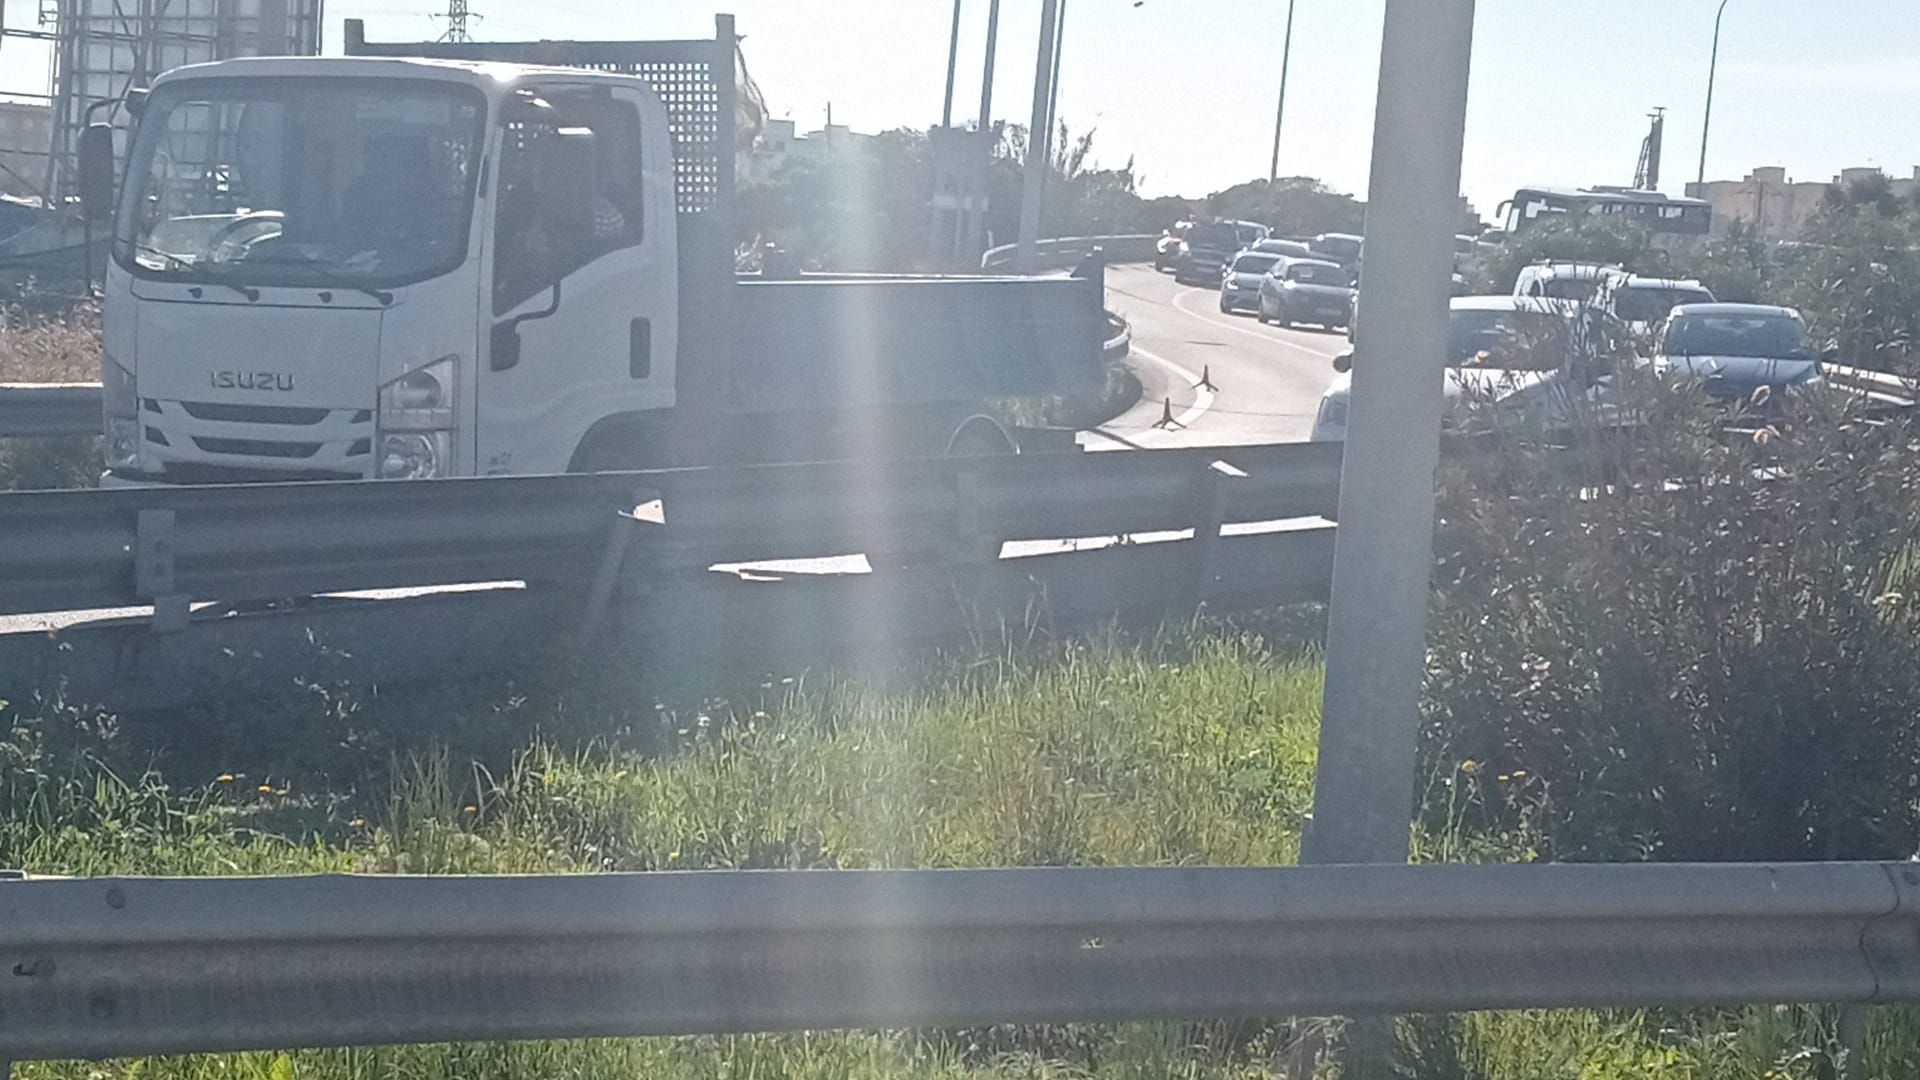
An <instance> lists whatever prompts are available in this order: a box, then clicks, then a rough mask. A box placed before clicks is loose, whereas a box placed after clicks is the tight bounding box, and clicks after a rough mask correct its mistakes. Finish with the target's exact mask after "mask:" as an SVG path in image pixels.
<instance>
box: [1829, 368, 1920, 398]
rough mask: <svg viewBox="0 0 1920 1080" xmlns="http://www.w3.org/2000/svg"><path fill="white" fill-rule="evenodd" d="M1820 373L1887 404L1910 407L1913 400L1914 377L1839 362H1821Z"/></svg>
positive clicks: (1916, 387)
mask: <svg viewBox="0 0 1920 1080" xmlns="http://www.w3.org/2000/svg"><path fill="white" fill-rule="evenodd" d="M1820 373H1821V374H1822V375H1823V376H1824V377H1825V378H1826V379H1827V381H1828V382H1831V383H1834V384H1835V385H1838V386H1843V387H1846V388H1847V389H1849V390H1857V391H1860V392H1861V393H1864V394H1866V395H1867V396H1868V397H1869V398H1870V399H1872V400H1875V401H1878V402H1881V403H1883V404H1888V405H1896V406H1902V407H1910V406H1911V405H1912V404H1913V401H1914V394H1915V391H1916V389H1920V385H1916V382H1915V380H1914V379H1911V378H1907V377H1904V376H1900V375H1894V374H1891V373H1889V372H1885V371H1869V370H1867V369H1866V368H1855V367H1845V366H1842V365H1840V364H1822V365H1820Z"/></svg>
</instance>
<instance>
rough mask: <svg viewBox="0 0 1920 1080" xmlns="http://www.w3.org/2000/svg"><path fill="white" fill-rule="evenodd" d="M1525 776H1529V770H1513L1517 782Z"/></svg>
mask: <svg viewBox="0 0 1920 1080" xmlns="http://www.w3.org/2000/svg"><path fill="white" fill-rule="evenodd" d="M1525 775H1527V770H1525V769H1515V770H1513V778H1514V779H1515V780H1518V779H1520V778H1521V777H1523V776H1525Z"/></svg>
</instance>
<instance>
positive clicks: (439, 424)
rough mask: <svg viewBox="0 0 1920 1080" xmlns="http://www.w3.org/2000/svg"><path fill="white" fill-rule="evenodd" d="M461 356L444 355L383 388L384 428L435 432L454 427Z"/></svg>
mask: <svg viewBox="0 0 1920 1080" xmlns="http://www.w3.org/2000/svg"><path fill="white" fill-rule="evenodd" d="M459 362H460V358H459V357H458V356H443V357H441V358H440V359H438V360H435V361H434V362H433V363H431V364H428V365H426V366H425V367H419V368H415V369H413V370H412V371H409V372H407V373H406V374H405V375H402V376H400V377H399V378H397V379H395V380H393V381H392V382H390V383H388V384H387V385H385V386H383V387H381V388H380V430H381V431H436V430H441V429H444V428H451V427H452V426H453V395H454V376H455V375H456V374H457V372H456V371H455V369H456V368H457V367H458V366H459Z"/></svg>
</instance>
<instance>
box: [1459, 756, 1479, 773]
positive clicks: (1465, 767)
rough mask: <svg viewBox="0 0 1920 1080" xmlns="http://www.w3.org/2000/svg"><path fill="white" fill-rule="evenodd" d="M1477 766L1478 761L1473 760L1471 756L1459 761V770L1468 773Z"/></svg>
mask: <svg viewBox="0 0 1920 1080" xmlns="http://www.w3.org/2000/svg"><path fill="white" fill-rule="evenodd" d="M1479 767H1480V763H1479V762H1477V761H1475V760H1473V759H1472V758H1468V759H1467V760H1465V761H1463V762H1461V763H1460V771H1461V772H1463V773H1470V772H1472V771H1474V770H1475V769H1478V768H1479Z"/></svg>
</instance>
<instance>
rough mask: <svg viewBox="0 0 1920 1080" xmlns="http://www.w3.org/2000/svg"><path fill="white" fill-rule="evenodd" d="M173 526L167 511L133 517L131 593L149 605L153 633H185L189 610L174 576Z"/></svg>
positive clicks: (147, 512)
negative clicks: (149, 603) (151, 609)
mask: <svg viewBox="0 0 1920 1080" xmlns="http://www.w3.org/2000/svg"><path fill="white" fill-rule="evenodd" d="M173 526H174V515H173V511H171V510H141V511H139V512H138V513H137V514H136V515H135V516H134V524H133V535H134V541H133V545H134V552H133V591H134V594H135V595H137V596H139V597H141V598H142V599H146V600H151V601H152V602H153V632H154V633H156V634H171V633H176V632H178V631H181V630H185V629H186V628H187V615H188V612H189V610H190V607H191V604H190V598H189V597H188V596H187V595H186V594H185V593H182V592H180V589H179V582H178V580H177V578H176V576H175V573H174V563H173V555H174V546H173Z"/></svg>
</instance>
